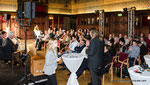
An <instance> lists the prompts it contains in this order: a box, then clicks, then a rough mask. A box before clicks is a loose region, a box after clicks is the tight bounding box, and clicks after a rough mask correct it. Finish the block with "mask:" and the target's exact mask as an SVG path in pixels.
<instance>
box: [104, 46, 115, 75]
mask: <svg viewBox="0 0 150 85" xmlns="http://www.w3.org/2000/svg"><path fill="white" fill-rule="evenodd" d="M110 48H111V47H110V46H109V45H105V47H104V56H105V58H104V61H105V64H104V65H105V66H106V65H108V64H110V63H111V61H112V58H113V56H111V54H110ZM109 68H110V65H109V66H107V67H106V68H105V72H106V73H108V72H109Z"/></svg>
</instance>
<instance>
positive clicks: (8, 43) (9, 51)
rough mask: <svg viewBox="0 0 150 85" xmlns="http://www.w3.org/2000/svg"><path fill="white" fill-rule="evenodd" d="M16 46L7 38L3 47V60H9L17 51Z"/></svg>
mask: <svg viewBox="0 0 150 85" xmlns="http://www.w3.org/2000/svg"><path fill="white" fill-rule="evenodd" d="M17 48H18V44H16V45H15V44H14V43H13V42H12V41H11V40H10V39H9V38H7V41H6V45H5V46H4V52H5V53H4V55H5V59H11V58H12V53H13V52H15V51H17Z"/></svg>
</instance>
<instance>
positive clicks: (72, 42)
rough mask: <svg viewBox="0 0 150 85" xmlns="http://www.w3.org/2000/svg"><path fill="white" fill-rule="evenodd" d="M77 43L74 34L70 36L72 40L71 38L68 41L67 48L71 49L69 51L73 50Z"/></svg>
mask: <svg viewBox="0 0 150 85" xmlns="http://www.w3.org/2000/svg"><path fill="white" fill-rule="evenodd" d="M77 45H78V41H77V39H76V38H75V36H72V40H71V42H70V44H69V49H70V50H71V51H75V47H76V46H77Z"/></svg>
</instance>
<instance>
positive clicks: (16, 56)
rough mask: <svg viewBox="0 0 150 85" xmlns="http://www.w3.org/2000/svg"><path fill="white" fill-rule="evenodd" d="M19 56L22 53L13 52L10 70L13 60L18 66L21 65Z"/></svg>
mask: <svg viewBox="0 0 150 85" xmlns="http://www.w3.org/2000/svg"><path fill="white" fill-rule="evenodd" d="M21 55H22V51H15V52H13V54H12V68H13V66H14V62H15V59H16V61H17V62H19V64H20V65H22V59H21V58H20V56H21Z"/></svg>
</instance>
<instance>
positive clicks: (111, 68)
mask: <svg viewBox="0 0 150 85" xmlns="http://www.w3.org/2000/svg"><path fill="white" fill-rule="evenodd" d="M116 58H117V56H114V57H113V58H112V61H111V63H109V64H107V65H106V66H105V68H107V67H108V66H109V65H110V69H109V73H110V76H111V81H113V64H114V62H115V61H116ZM102 79H103V80H102V85H104V83H105V74H103V77H102Z"/></svg>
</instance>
